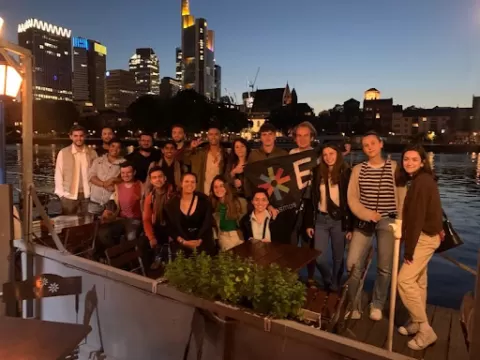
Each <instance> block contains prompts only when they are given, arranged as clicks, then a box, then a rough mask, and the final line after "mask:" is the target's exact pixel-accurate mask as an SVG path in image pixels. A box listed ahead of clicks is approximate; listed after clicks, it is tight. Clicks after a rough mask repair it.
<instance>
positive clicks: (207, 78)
mask: <svg viewBox="0 0 480 360" xmlns="http://www.w3.org/2000/svg"><path fill="white" fill-rule="evenodd" d="M181 18H182V84H183V88H184V89H194V90H195V91H197V92H198V93H200V94H202V95H205V96H206V97H207V98H209V99H213V98H214V97H215V56H214V44H215V33H214V31H213V30H208V27H207V20H205V19H202V18H199V19H196V20H195V18H194V17H193V15H191V14H190V6H189V1H188V0H182V3H181Z"/></svg>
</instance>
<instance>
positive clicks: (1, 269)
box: [0, 184, 16, 316]
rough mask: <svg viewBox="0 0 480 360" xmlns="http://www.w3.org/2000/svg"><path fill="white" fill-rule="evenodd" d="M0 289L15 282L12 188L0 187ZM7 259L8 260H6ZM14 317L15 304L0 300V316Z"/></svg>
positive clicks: (8, 186) (9, 186) (7, 186)
mask: <svg viewBox="0 0 480 360" xmlns="http://www.w3.org/2000/svg"><path fill="white" fill-rule="evenodd" d="M0 214H2V216H0V287H1V286H2V285H3V284H4V283H6V282H11V281H15V253H14V249H13V198H12V186H11V185H4V184H2V185H0ZM7 259H8V260H7ZM0 291H1V288H0ZM1 315H7V316H15V315H16V302H15V301H14V302H13V303H12V302H10V303H6V304H5V305H4V304H3V301H2V300H1V299H0V316H1Z"/></svg>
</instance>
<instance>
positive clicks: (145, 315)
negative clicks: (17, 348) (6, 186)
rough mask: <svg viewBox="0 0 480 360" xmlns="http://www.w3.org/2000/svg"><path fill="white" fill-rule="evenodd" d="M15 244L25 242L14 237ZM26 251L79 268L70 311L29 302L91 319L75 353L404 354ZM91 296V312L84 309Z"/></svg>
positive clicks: (59, 269)
mask: <svg viewBox="0 0 480 360" xmlns="http://www.w3.org/2000/svg"><path fill="white" fill-rule="evenodd" d="M16 246H17V247H18V248H20V249H22V250H25V247H24V245H23V242H22V241H17V242H16ZM34 253H35V254H34V262H35V264H34V274H42V273H53V274H59V275H61V276H82V282H83V289H84V294H82V295H81V297H80V309H79V312H78V314H77V313H76V312H75V300H74V297H73V296H72V297H69V296H66V297H59V298H52V299H44V300H39V301H37V303H36V306H35V310H36V313H37V314H38V315H39V316H40V317H41V318H42V319H45V320H52V321H63V322H72V323H75V322H84V323H88V324H90V325H91V326H92V332H91V333H90V335H89V336H88V338H87V339H86V342H85V344H83V345H82V346H81V347H80V350H81V353H80V359H88V358H89V356H90V355H91V354H104V355H105V356H106V358H107V359H109V360H110V359H118V360H120V359H121V360H135V359H142V360H148V359H159V358H161V359H167V360H168V359H172V360H173V359H175V360H177V359H182V358H183V355H184V353H185V351H186V348H187V346H188V348H189V351H188V354H189V356H188V359H189V360H190V359H192V360H193V359H204V360H220V359H230V360H247V359H248V360H254V359H265V358H271V359H275V360H290V359H294V358H302V360H309V359H312V360H313V359H315V360H318V359H319V358H321V359H325V360H337V359H338V360H340V359H341V360H343V359H345V358H349V359H358V360H380V359H392V360H404V359H410V358H409V357H406V356H403V355H400V354H396V353H389V352H387V351H386V350H383V349H380V348H376V347H374V346H370V345H366V344H363V343H360V342H357V341H354V340H350V339H346V338H343V337H341V336H338V335H335V334H330V333H327V332H325V331H320V330H317V329H314V328H311V327H309V326H306V325H304V324H300V323H297V322H294V321H289V320H274V319H266V318H264V317H262V316H259V315H256V314H252V313H249V312H247V311H244V310H243V309H240V308H237V307H233V306H229V305H226V304H223V303H221V302H213V301H208V300H205V299H201V298H198V297H196V296H193V295H189V294H184V293H181V292H179V291H178V290H176V289H175V288H173V287H171V286H168V285H166V284H162V283H159V281H156V280H152V279H148V278H145V277H143V276H139V275H136V274H132V273H129V272H126V271H122V270H118V269H115V268H112V267H109V266H106V265H103V264H100V263H96V262H93V261H89V260H86V259H83V258H80V257H77V256H73V255H65V254H62V253H60V252H59V251H57V250H54V249H50V248H46V247H43V246H35V248H34ZM92 304H93V305H94V311H93V313H91V312H89V311H88V310H89V309H92ZM86 309H87V311H85V310H86ZM197 354H202V356H201V357H198V356H196V355H197ZM194 355H195V356H194Z"/></svg>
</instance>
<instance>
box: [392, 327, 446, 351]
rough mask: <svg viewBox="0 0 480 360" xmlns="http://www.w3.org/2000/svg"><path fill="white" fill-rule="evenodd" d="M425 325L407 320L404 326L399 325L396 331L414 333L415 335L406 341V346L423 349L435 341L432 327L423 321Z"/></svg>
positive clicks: (435, 335) (406, 333) (407, 333)
mask: <svg viewBox="0 0 480 360" xmlns="http://www.w3.org/2000/svg"><path fill="white" fill-rule="evenodd" d="M425 325H426V326H425V327H423V326H422V327H420V325H419V324H418V323H412V322H409V323H407V324H406V325H405V326H400V327H399V328H398V332H399V333H400V334H402V335H405V336H408V335H414V334H416V335H415V337H414V338H413V339H412V340H410V341H409V342H408V343H407V346H408V347H409V348H410V349H412V350H423V349H425V348H427V347H429V346H430V345H432V344H433V343H434V342H435V341H437V334H435V331H433V329H432V327H431V326H430V325H428V323H425Z"/></svg>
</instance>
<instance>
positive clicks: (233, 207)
mask: <svg viewBox="0 0 480 360" xmlns="http://www.w3.org/2000/svg"><path fill="white" fill-rule="evenodd" d="M217 180H219V181H221V182H223V186H224V187H225V199H224V200H223V204H224V205H225V207H226V208H227V219H230V220H236V219H237V218H238V217H239V214H240V213H241V206H240V201H239V200H238V196H237V195H235V193H234V192H233V190H232V187H231V186H230V184H229V183H228V182H227V179H225V177H224V176H223V175H217V176H215V177H214V178H213V181H212V185H210V196H209V198H210V203H211V204H212V207H213V210H214V211H217V208H218V206H219V205H220V199H219V198H218V197H217V196H216V195H215V193H214V191H213V187H214V185H215V182H216V181H217Z"/></svg>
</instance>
